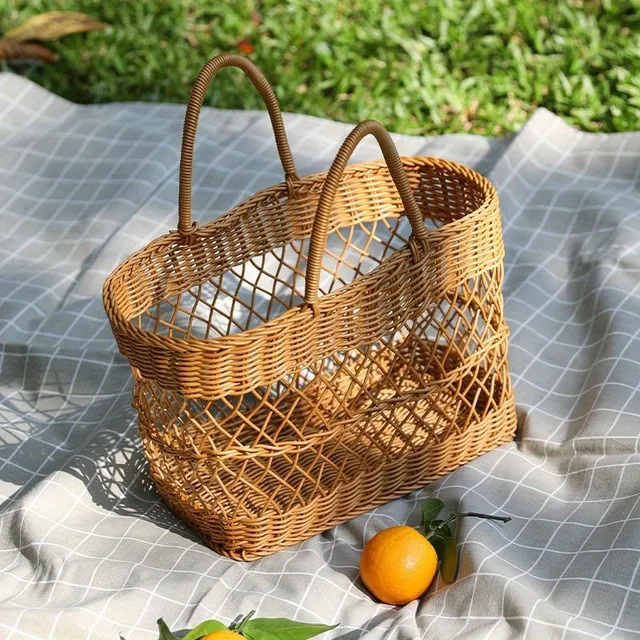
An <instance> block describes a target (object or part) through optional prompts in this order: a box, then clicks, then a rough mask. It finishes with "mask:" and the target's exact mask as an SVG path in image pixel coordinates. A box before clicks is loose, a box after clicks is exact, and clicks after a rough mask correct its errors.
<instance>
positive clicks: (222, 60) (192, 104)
mask: <svg viewBox="0 0 640 640" xmlns="http://www.w3.org/2000/svg"><path fill="white" fill-rule="evenodd" d="M224 67H238V68H239V69H242V71H244V72H245V73H246V74H247V76H249V79H250V80H251V82H252V83H253V85H254V86H255V88H256V89H257V90H258V91H259V92H260V95H261V96H262V98H263V100H264V102H265V105H266V107H267V111H268V112H269V117H270V118H271V125H272V127H273V133H274V135H275V139H276V145H277V147H278V154H279V156H280V161H281V162H282V168H283V169H284V175H285V181H286V183H287V185H288V186H289V189H290V195H291V190H292V185H293V182H295V181H296V180H297V179H298V176H297V174H296V167H295V164H294V162H293V156H292V155H291V149H290V147H289V141H288V140H287V134H286V132H285V129H284V122H283V121H282V113H281V111H280V105H279V104H278V99H277V98H276V95H275V93H274V92H273V89H272V88H271V85H270V84H269V81H268V80H267V78H266V77H265V75H264V74H263V73H262V71H260V69H258V67H256V65H255V64H253V62H251V60H249V59H248V58H245V57H244V56H239V55H236V54H232V53H223V54H221V55H219V56H216V57H215V58H212V59H211V60H209V61H208V62H207V64H205V65H204V67H203V68H202V70H201V71H200V73H199V74H198V77H197V79H196V81H195V83H194V85H193V87H192V89H191V95H190V96H189V103H188V105H187V112H186V115H185V118H184V127H183V130H182V151H181V153H180V186H179V195H178V231H179V232H180V234H181V235H183V236H188V235H189V234H190V233H191V232H192V230H193V228H194V226H195V223H193V222H192V220H191V182H192V176H193V149H194V145H195V136H196V129H197V128H198V119H199V117H200V110H201V109H202V103H203V101H204V97H205V94H206V92H207V89H208V88H209V84H210V83H211V81H212V80H213V77H214V76H215V75H216V73H218V71H220V69H223V68H224Z"/></svg>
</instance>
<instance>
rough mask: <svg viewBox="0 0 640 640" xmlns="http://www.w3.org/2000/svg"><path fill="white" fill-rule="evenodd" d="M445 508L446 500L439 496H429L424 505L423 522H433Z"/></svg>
mask: <svg viewBox="0 0 640 640" xmlns="http://www.w3.org/2000/svg"><path fill="white" fill-rule="evenodd" d="M443 509H444V502H442V500H439V499H438V498H428V499H427V500H425V501H424V504H423V505H422V524H423V525H425V524H426V523H427V522H431V521H432V520H433V519H434V518H436V517H437V516H438V514H439V513H440V512H441V511H442V510H443Z"/></svg>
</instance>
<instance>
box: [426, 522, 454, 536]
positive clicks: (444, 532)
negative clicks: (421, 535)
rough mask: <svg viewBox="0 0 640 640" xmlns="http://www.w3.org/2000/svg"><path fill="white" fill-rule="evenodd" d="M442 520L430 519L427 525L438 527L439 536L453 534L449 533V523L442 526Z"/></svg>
mask: <svg viewBox="0 0 640 640" xmlns="http://www.w3.org/2000/svg"><path fill="white" fill-rule="evenodd" d="M443 522H444V520H432V521H431V524H430V525H429V526H430V527H431V528H432V529H434V530H435V529H438V533H439V534H440V535H441V536H445V537H447V536H448V537H453V534H452V533H451V529H450V528H449V525H448V524H445V525H444V526H442V523H443Z"/></svg>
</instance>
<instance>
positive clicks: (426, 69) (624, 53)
mask: <svg viewBox="0 0 640 640" xmlns="http://www.w3.org/2000/svg"><path fill="white" fill-rule="evenodd" d="M52 9H66V10H76V11H83V12H85V13H88V14H91V15H93V16H95V17H96V18H99V19H101V20H103V21H106V22H108V23H110V24H111V25H112V26H111V27H110V28H109V29H107V30H106V31H104V32H100V33H92V34H89V35H86V36H84V35H78V36H70V37H68V38H65V39H64V40H61V41H60V42H58V43H53V45H52V47H53V48H54V49H55V50H56V52H57V53H58V54H59V55H60V60H59V61H58V63H57V64H56V65H55V66H44V65H13V66H12V67H11V68H12V69H13V70H17V71H18V72H19V73H23V74H25V75H27V76H29V77H30V78H32V79H33V80H35V81H36V82H38V83H40V84H42V85H44V86H45V87H47V88H49V89H51V90H52V91H54V92H56V93H58V94H60V95H62V96H64V97H65V98H68V99H70V100H74V101H77V102H106V101H112V100H145V101H146V100H154V101H156V100H160V101H166V102H180V103H185V102H186V100H187V96H188V91H189V87H190V85H191V83H192V81H193V79H194V77H195V75H196V73H197V72H198V70H199V68H200V67H201V65H202V64H203V63H204V62H205V61H206V59H207V58H209V57H211V56H213V55H215V54H217V53H220V52H223V51H238V50H239V46H240V50H246V49H247V48H250V47H252V48H253V51H252V53H250V57H251V58H252V59H253V60H254V61H255V62H256V63H257V64H258V65H259V66H260V67H261V68H262V69H263V70H264V71H265V72H266V74H267V76H268V77H269V78H270V79H271V80H272V82H273V84H274V85H275V89H276V92H277V94H278V96H279V99H280V101H281V104H282V107H283V109H284V110H285V111H296V112H301V113H309V114H313V115H316V116H323V117H328V118H333V119H336V120H343V121H348V122H356V121H359V120H362V119H364V118H368V117H372V118H377V119H379V120H381V121H382V122H383V123H385V124H386V125H387V126H388V128H389V129H391V130H393V131H400V132H405V133H422V134H433V133H442V132H458V131H469V132H473V133H480V134H486V135H501V134H504V133H506V132H509V131H514V130H517V129H518V128H519V127H520V126H521V125H522V124H523V123H524V122H525V121H526V120H527V118H528V116H529V114H530V113H531V112H532V111H533V110H534V109H535V108H536V107H537V106H544V107H547V108H548V109H550V110H552V111H554V112H555V113H557V114H559V115H561V116H563V117H564V118H565V119H566V120H567V121H568V122H570V123H572V124H573V125H575V126H577V127H580V128H582V129H585V130H587V131H625V130H631V129H638V128H640V126H639V125H640V0H549V1H547V0H387V1H383V0H339V1H337V0H217V1H214V0H197V1H193V0H191V1H190V0H0V28H1V29H3V30H4V29H7V28H10V27H12V26H15V25H16V24H18V23H19V22H21V21H22V20H24V19H25V18H27V17H29V16H31V15H34V14H36V13H40V12H42V11H46V10H52ZM6 68H7V67H6V65H5V69H6ZM208 99H209V104H213V105H216V106H218V107H231V108H261V104H260V101H259V98H258V97H257V95H256V94H255V93H254V90H253V87H252V86H251V84H250V83H249V81H248V80H246V79H243V78H242V76H241V74H240V73H239V72H232V71H224V72H223V74H221V77H219V78H218V79H217V81H216V82H214V84H213V87H212V89H211V90H210V92H209V98H208Z"/></svg>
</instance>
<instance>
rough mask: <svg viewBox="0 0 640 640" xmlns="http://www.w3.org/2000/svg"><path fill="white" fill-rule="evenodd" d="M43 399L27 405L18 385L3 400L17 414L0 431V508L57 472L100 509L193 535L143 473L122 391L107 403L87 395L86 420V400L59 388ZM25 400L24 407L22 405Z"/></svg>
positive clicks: (136, 436) (138, 445)
mask: <svg viewBox="0 0 640 640" xmlns="http://www.w3.org/2000/svg"><path fill="white" fill-rule="evenodd" d="M47 400H48V402H47V403H46V406H44V405H43V403H42V401H35V402H36V406H38V408H37V410H35V409H33V404H34V399H33V397H32V396H31V395H30V393H29V392H28V391H25V392H22V391H21V392H19V393H17V394H13V395H12V397H11V399H5V401H4V403H3V406H4V407H5V408H7V409H9V411H11V413H14V414H16V415H19V416H20V419H19V421H18V420H16V421H15V422H13V423H11V430H6V431H0V481H4V482H7V483H10V484H11V485H14V486H16V487H17V488H16V490H15V491H14V492H13V493H12V495H11V496H10V497H8V498H7V499H6V500H5V501H4V502H3V503H0V510H2V508H3V507H4V506H5V505H7V504H9V503H14V502H15V501H17V500H20V499H21V498H23V497H25V496H26V495H27V494H28V493H29V492H30V491H31V490H32V489H33V488H34V487H35V486H36V485H37V484H38V483H39V482H41V481H42V480H44V479H45V478H47V477H49V476H51V475H53V474H56V473H58V472H64V473H66V474H69V475H70V476H72V477H74V478H77V479H78V480H80V481H81V482H82V483H83V485H84V486H85V488H86V491H87V493H88V495H89V497H90V498H91V500H92V502H93V503H94V504H95V505H97V506H99V507H101V508H102V509H105V510H107V511H111V512H113V513H117V514H119V515H122V516H129V517H135V518H139V519H142V520H145V521H147V522H150V523H152V524H154V525H155V526H158V527H161V528H163V529H167V530H171V531H172V532H175V533H178V534H179V535H182V536H184V537H186V538H188V539H190V540H198V538H197V536H196V535H195V534H194V533H193V532H192V531H191V530H190V529H189V528H188V527H187V525H186V524H184V523H183V522H182V521H181V520H180V519H179V518H178V517H177V516H176V515H174V514H173V513H172V512H171V510H170V509H169V508H168V507H167V506H166V505H165V504H164V502H163V501H162V500H161V498H160V496H159V495H158V493H157V491H156V489H155V487H154V485H153V483H152V482H151V480H150V478H149V475H148V470H147V463H146V459H145V457H144V453H143V451H142V445H141V442H140V437H139V434H138V429H137V421H136V420H135V412H134V411H133V409H132V407H131V405H130V396H129V394H128V393H123V394H122V396H120V397H118V398H117V399H116V401H115V402H114V400H113V399H106V400H102V399H96V398H92V399H91V401H90V402H91V408H92V411H91V416H92V418H91V419H89V418H88V417H87V406H86V403H87V399H86V398H84V399H83V401H78V400H77V397H75V396H70V395H65V394H60V395H56V396H53V395H52V396H51V397H49V398H47ZM25 406H30V407H32V409H31V410H29V411H24V407H25ZM93 416H95V418H93Z"/></svg>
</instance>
